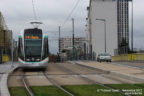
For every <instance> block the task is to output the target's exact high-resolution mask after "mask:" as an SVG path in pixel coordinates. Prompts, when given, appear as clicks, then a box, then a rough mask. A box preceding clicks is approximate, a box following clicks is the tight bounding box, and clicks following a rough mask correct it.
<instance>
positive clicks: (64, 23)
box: [62, 0, 80, 27]
mask: <svg viewBox="0 0 144 96" xmlns="http://www.w3.org/2000/svg"><path fill="white" fill-rule="evenodd" d="M79 2H80V0H78V1H77V2H76V4H75V6H74V8H73V9H72V11H71V12H70V14H69V15H68V17H67V18H66V20H65V21H64V23H63V24H62V27H63V26H64V25H65V24H66V22H67V21H68V19H69V18H70V17H71V15H72V13H73V12H74V10H75V9H76V7H77V5H78V4H79Z"/></svg>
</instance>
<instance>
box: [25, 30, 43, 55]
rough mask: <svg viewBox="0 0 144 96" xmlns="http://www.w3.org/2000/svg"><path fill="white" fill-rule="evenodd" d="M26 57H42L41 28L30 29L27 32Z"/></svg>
mask: <svg viewBox="0 0 144 96" xmlns="http://www.w3.org/2000/svg"><path fill="white" fill-rule="evenodd" d="M24 38H25V41H24V46H25V57H26V58H30V57H38V58H40V57H41V51H42V32H41V30H38V29H37V30H36V29H35V30H34V29H33V30H32V29H31V30H29V31H26V32H25V35H24Z"/></svg>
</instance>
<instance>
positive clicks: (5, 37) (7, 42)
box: [0, 12, 12, 63]
mask: <svg viewBox="0 0 144 96" xmlns="http://www.w3.org/2000/svg"><path fill="white" fill-rule="evenodd" d="M11 41H12V31H11V30H9V29H8V28H7V26H6V23H5V20H4V18H3V16H2V13H1V12H0V63H3V62H7V61H9V60H10V58H11Z"/></svg>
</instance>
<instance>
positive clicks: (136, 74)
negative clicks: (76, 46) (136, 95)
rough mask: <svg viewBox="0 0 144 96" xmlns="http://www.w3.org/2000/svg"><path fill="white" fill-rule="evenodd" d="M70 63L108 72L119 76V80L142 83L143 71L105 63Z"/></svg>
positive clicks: (143, 78)
mask: <svg viewBox="0 0 144 96" xmlns="http://www.w3.org/2000/svg"><path fill="white" fill-rule="evenodd" d="M72 63H77V64H80V65H84V66H89V67H93V68H96V69H100V70H103V71H108V72H110V73H111V74H113V75H117V76H120V77H121V78H126V79H129V80H134V81H139V82H144V70H142V69H138V68H134V67H128V66H122V65H117V64H111V63H106V62H102V63H100V62H96V61H95V62H94V61H73V62H72Z"/></svg>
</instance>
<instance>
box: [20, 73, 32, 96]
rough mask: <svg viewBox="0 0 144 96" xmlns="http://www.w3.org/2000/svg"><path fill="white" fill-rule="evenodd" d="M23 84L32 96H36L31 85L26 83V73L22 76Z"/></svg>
mask: <svg viewBox="0 0 144 96" xmlns="http://www.w3.org/2000/svg"><path fill="white" fill-rule="evenodd" d="M22 82H23V84H24V87H25V89H26V90H27V92H28V93H29V95H30V96H35V95H34V93H33V92H32V91H31V90H30V88H29V85H28V84H27V83H26V79H25V73H23V74H22Z"/></svg>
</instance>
